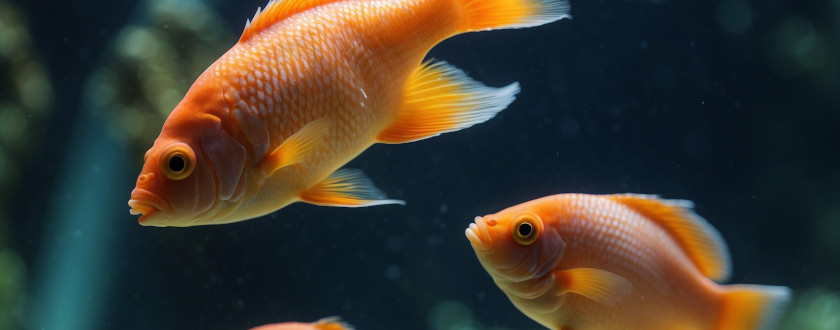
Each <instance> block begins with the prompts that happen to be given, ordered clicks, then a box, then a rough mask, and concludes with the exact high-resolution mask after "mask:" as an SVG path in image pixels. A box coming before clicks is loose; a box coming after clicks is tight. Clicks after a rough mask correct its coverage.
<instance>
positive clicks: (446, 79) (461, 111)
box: [376, 62, 519, 143]
mask: <svg viewBox="0 0 840 330" xmlns="http://www.w3.org/2000/svg"><path fill="white" fill-rule="evenodd" d="M518 92H519V84H518V83H512V84H510V85H508V86H505V87H502V88H492V87H487V86H484V85H483V84H481V83H479V82H477V81H475V80H473V79H471V78H470V77H468V76H467V75H466V74H465V73H464V72H463V71H461V70H459V69H457V68H455V67H453V66H451V65H449V64H447V63H446V62H437V63H429V62H426V63H423V64H422V65H420V67H419V68H417V70H416V71H414V73H413V74H412V75H411V77H410V78H409V80H408V83H407V84H406V87H405V91H403V102H402V105H401V108H400V109H399V113H398V115H397V118H396V119H395V121H394V122H393V123H392V124H391V125H390V126H388V127H387V128H386V129H385V130H383V131H382V132H380V133H379V135H378V136H377V137H376V138H377V141H378V142H382V143H406V142H411V141H417V140H422V139H425V138H429V137H433V136H435V135H438V134H441V133H446V132H452V131H457V130H460V129H463V128H467V127H470V126H472V125H475V124H478V123H482V122H485V121H487V120H488V119H490V118H493V117H494V116H495V115H496V114H497V113H499V112H500V111H502V110H504V109H505V108H506V107H507V106H508V105H509V104H510V103H511V102H513V100H514V98H515V95H516V93H518Z"/></svg>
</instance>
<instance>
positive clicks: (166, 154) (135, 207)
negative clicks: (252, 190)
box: [128, 90, 247, 227]
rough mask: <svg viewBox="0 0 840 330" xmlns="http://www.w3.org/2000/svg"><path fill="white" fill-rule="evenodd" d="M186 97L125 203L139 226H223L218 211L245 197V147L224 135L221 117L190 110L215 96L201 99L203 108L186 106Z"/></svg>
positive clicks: (165, 125)
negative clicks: (137, 216)
mask: <svg viewBox="0 0 840 330" xmlns="http://www.w3.org/2000/svg"><path fill="white" fill-rule="evenodd" d="M191 92H192V90H191ZM205 94H206V93H205ZM190 96H191V94H190V93H188V94H187V97H185V99H184V101H182V102H181V104H179V105H178V107H177V108H176V109H175V110H174V111H173V112H172V114H171V115H170V116H169V118H167V120H166V123H164V126H163V129H162V131H161V134H160V136H158V138H157V140H155V143H154V145H153V146H152V148H151V149H149V151H147V152H146V155H145V158H144V164H143V169H142V171H141V173H140V175H139V177H138V178H137V183H136V186H135V188H134V190H133V191H132V192H131V200H129V202H128V205H129V206H130V207H131V211H130V212H131V214H133V215H141V216H140V219H139V223H140V224H141V225H145V226H160V227H165V226H177V227H186V226H193V225H203V224H212V223H222V221H220V220H219V219H216V218H218V214H220V212H221V209H222V208H223V207H224V206H227V205H231V204H232V203H234V202H237V201H239V200H241V197H242V195H243V192H244V187H243V186H244V184H245V181H246V180H245V174H244V168H245V162H246V157H247V153H246V151H245V147H244V146H243V145H242V143H240V142H238V141H237V140H236V139H234V138H233V137H232V136H231V134H229V133H227V132H228V130H226V129H224V127H223V125H222V121H221V119H220V118H219V116H217V115H213V114H211V113H208V112H207V111H198V110H197V109H194V108H195V107H201V106H202V105H203V104H204V103H206V102H207V101H206V100H212V99H213V98H214V97H215V96H214V95H200V96H203V99H204V100H205V102H204V103H201V102H188V101H190V100H193V98H190ZM192 96H193V97H195V94H194V93H193V94H192ZM199 110H200V109H199ZM221 213H229V212H221Z"/></svg>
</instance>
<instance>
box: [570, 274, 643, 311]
mask: <svg viewBox="0 0 840 330" xmlns="http://www.w3.org/2000/svg"><path fill="white" fill-rule="evenodd" d="M554 280H555V281H557V282H558V283H557V284H558V287H560V288H562V290H563V291H562V292H560V293H566V292H572V293H577V294H579V295H582V296H584V297H586V298H589V299H592V300H595V301H597V302H599V303H602V304H604V305H608V306H612V305H615V304H616V303H617V302H619V301H620V300H621V298H624V296H626V295H628V294H630V292H631V291H633V283H631V282H630V281H628V280H627V279H626V278H624V277H621V276H619V275H616V274H613V273H611V272H608V271H606V270H601V269H597V268H571V269H564V270H558V271H554Z"/></svg>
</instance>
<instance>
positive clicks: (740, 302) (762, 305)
mask: <svg viewBox="0 0 840 330" xmlns="http://www.w3.org/2000/svg"><path fill="white" fill-rule="evenodd" d="M724 290H725V292H724V294H723V306H721V315H720V318H719V319H718V325H717V327H716V329H717V330H730V329H731V330H735V329H772V328H773V326H775V325H776V323H778V321H779V319H780V318H781V317H782V315H783V314H784V311H785V307H787V304H788V302H789V301H790V289H789V288H787V287H783V286H762V285H744V284H738V285H727V286H724Z"/></svg>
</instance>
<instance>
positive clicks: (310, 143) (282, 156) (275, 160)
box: [259, 118, 329, 177]
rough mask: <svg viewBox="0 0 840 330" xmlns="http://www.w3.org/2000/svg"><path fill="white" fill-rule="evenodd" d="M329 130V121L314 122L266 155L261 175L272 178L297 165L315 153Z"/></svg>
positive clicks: (261, 165)
mask: <svg viewBox="0 0 840 330" xmlns="http://www.w3.org/2000/svg"><path fill="white" fill-rule="evenodd" d="M328 128H329V121H328V120H327V119H324V118H321V119H316V120H313V121H311V122H309V123H307V124H306V125H304V126H303V127H301V129H300V130H298V131H297V132H295V134H292V135H291V136H289V138H287V139H286V141H283V143H281V144H280V145H279V146H278V147H277V148H275V149H274V150H273V151H271V152H269V153H268V154H266V155H265V157H264V158H263V160H262V161H261V162H260V165H259V173H262V174H263V176H266V177H268V176H271V174H273V173H274V171H277V170H278V169H281V168H283V167H286V166H289V165H292V164H297V163H300V162H302V161H304V160H305V159H306V158H307V157H310V156H312V155H313V154H314V153H315V150H316V147H317V146H318V145H319V142H321V141H322V139H323V137H324V135H326V133H327V129H328Z"/></svg>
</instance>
